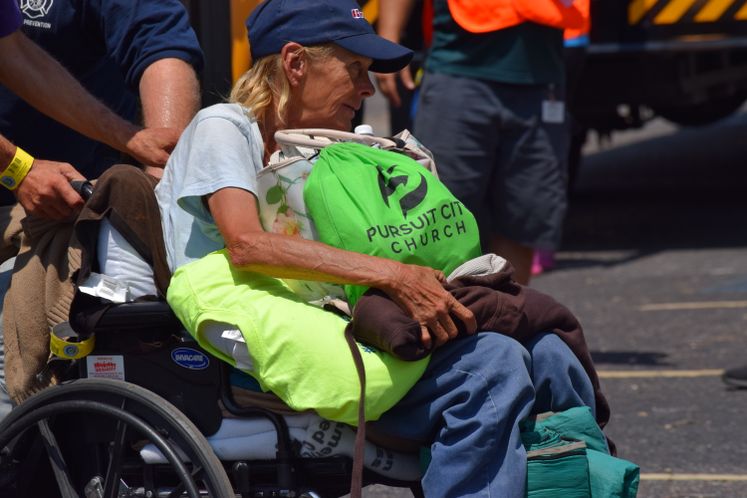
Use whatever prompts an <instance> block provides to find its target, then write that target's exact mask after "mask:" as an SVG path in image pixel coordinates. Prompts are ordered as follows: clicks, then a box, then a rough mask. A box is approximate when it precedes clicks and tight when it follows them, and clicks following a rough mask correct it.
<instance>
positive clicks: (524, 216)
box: [487, 83, 568, 285]
mask: <svg viewBox="0 0 747 498" xmlns="http://www.w3.org/2000/svg"><path fill="white" fill-rule="evenodd" d="M494 88H495V93H496V96H497V97H496V98H497V99H498V101H499V102H500V103H501V104H502V106H503V107H502V126H501V134H502V139H501V148H500V150H499V158H498V159H497V167H496V169H495V173H494V176H493V177H492V178H491V182H492V184H491V192H492V193H493V195H492V196H491V197H490V198H489V199H487V202H489V203H490V206H491V207H490V209H489V212H491V213H493V218H492V220H491V221H492V223H493V234H494V236H493V237H492V239H491V243H490V246H489V247H488V248H489V249H490V250H491V251H493V252H496V251H503V253H501V252H497V254H501V255H502V256H504V257H506V259H508V260H509V261H511V263H512V264H513V265H514V267H515V268H516V276H515V279H516V281H517V282H519V283H521V284H524V285H526V284H528V283H529V280H530V278H531V269H532V258H533V255H534V251H535V250H552V251H554V250H555V249H556V248H557V247H558V246H559V245H560V240H561V236H562V227H563V221H564V219H565V213H566V210H567V188H566V185H567V172H566V168H567V161H565V160H563V158H564V157H565V155H566V154H567V151H568V137H567V129H568V126H567V120H566V119H565V113H564V112H563V111H562V101H563V89H562V88H558V87H557V86H554V85H503V84H497V83H496V84H494ZM548 105H550V108H551V109H555V111H548V110H547V109H546V107H547V106H548ZM557 105H560V106H561V107H552V106H557ZM543 109H544V110H543ZM509 255H510V256H513V258H514V259H513V260H512V259H511V257H510V256H509Z"/></svg>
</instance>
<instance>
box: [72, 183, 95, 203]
mask: <svg viewBox="0 0 747 498" xmlns="http://www.w3.org/2000/svg"><path fill="white" fill-rule="evenodd" d="M70 186H71V187H73V190H75V191H76V192H78V195H80V196H81V197H82V198H83V200H84V201H87V200H88V199H90V198H91V196H92V195H93V184H92V183H91V182H89V181H88V180H73V181H71V182H70Z"/></svg>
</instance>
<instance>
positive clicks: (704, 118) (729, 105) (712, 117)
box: [654, 92, 747, 126]
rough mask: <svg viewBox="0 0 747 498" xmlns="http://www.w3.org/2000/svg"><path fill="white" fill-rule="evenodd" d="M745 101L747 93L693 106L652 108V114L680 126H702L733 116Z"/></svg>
mask: <svg viewBox="0 0 747 498" xmlns="http://www.w3.org/2000/svg"><path fill="white" fill-rule="evenodd" d="M745 100H747V93H744V92H742V93H738V94H736V95H730V96H728V97H721V98H718V99H714V100H711V101H708V102H703V103H700V104H695V105H689V106H688V105H683V106H676V107H654V112H656V113H657V114H658V115H660V116H661V117H663V118H664V119H666V120H668V121H671V122H673V123H675V124H678V125H680V126H703V125H707V124H711V123H713V122H715V121H718V120H720V119H723V118H725V117H727V116H730V115H731V114H733V113H734V112H735V111H736V110H737V109H739V108H740V107H741V106H742V104H743V103H744V101H745Z"/></svg>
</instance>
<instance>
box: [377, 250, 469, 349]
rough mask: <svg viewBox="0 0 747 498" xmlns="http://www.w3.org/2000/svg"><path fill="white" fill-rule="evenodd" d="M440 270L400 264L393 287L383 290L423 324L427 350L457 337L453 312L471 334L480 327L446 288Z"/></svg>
mask: <svg viewBox="0 0 747 498" xmlns="http://www.w3.org/2000/svg"><path fill="white" fill-rule="evenodd" d="M445 281H446V278H445V277H444V274H443V273H441V272H440V271H437V270H434V269H432V268H428V267H425V266H418V265H407V264H403V265H400V266H399V268H398V269H397V275H396V276H395V278H394V280H393V282H392V285H391V286H390V288H386V289H382V290H384V291H385V292H386V293H387V294H388V295H389V297H391V298H392V299H393V300H394V301H395V302H396V303H397V304H399V306H400V307H401V308H402V309H404V310H405V311H406V312H407V313H408V314H409V315H410V316H411V317H412V318H413V319H415V320H417V321H418V323H419V324H420V331H421V340H422V342H423V346H424V347H425V348H426V349H431V348H437V347H439V346H441V345H442V344H444V343H446V342H447V341H449V340H451V339H454V338H455V337H456V336H457V334H458V329H457V326H456V324H455V323H454V320H452V318H451V315H453V316H454V317H456V318H457V319H459V320H461V321H462V323H463V324H464V326H465V328H466V330H467V333H468V334H473V333H475V331H476V329H477V324H476V322H475V316H474V315H473V314H472V312H471V311H470V310H469V309H467V308H466V307H465V306H464V305H462V304H461V303H460V302H459V301H457V300H456V299H455V298H454V296H452V295H451V294H450V293H449V292H448V291H447V290H446V289H444V287H443V283H444V282H445Z"/></svg>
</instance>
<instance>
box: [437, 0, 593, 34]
mask: <svg viewBox="0 0 747 498" xmlns="http://www.w3.org/2000/svg"><path fill="white" fill-rule="evenodd" d="M448 4H449V12H451V16H452V17H453V18H454V20H455V21H456V22H457V24H459V25H460V26H461V27H462V28H464V29H466V30H467V31H469V32H471V33H488V32H491V31H498V30H500V29H505V28H510V27H511V26H515V25H517V24H521V23H523V22H526V21H531V22H535V23H537V24H544V25H546V26H552V27H554V28H559V29H579V30H583V29H588V25H589V0H572V1H564V0H448Z"/></svg>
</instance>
